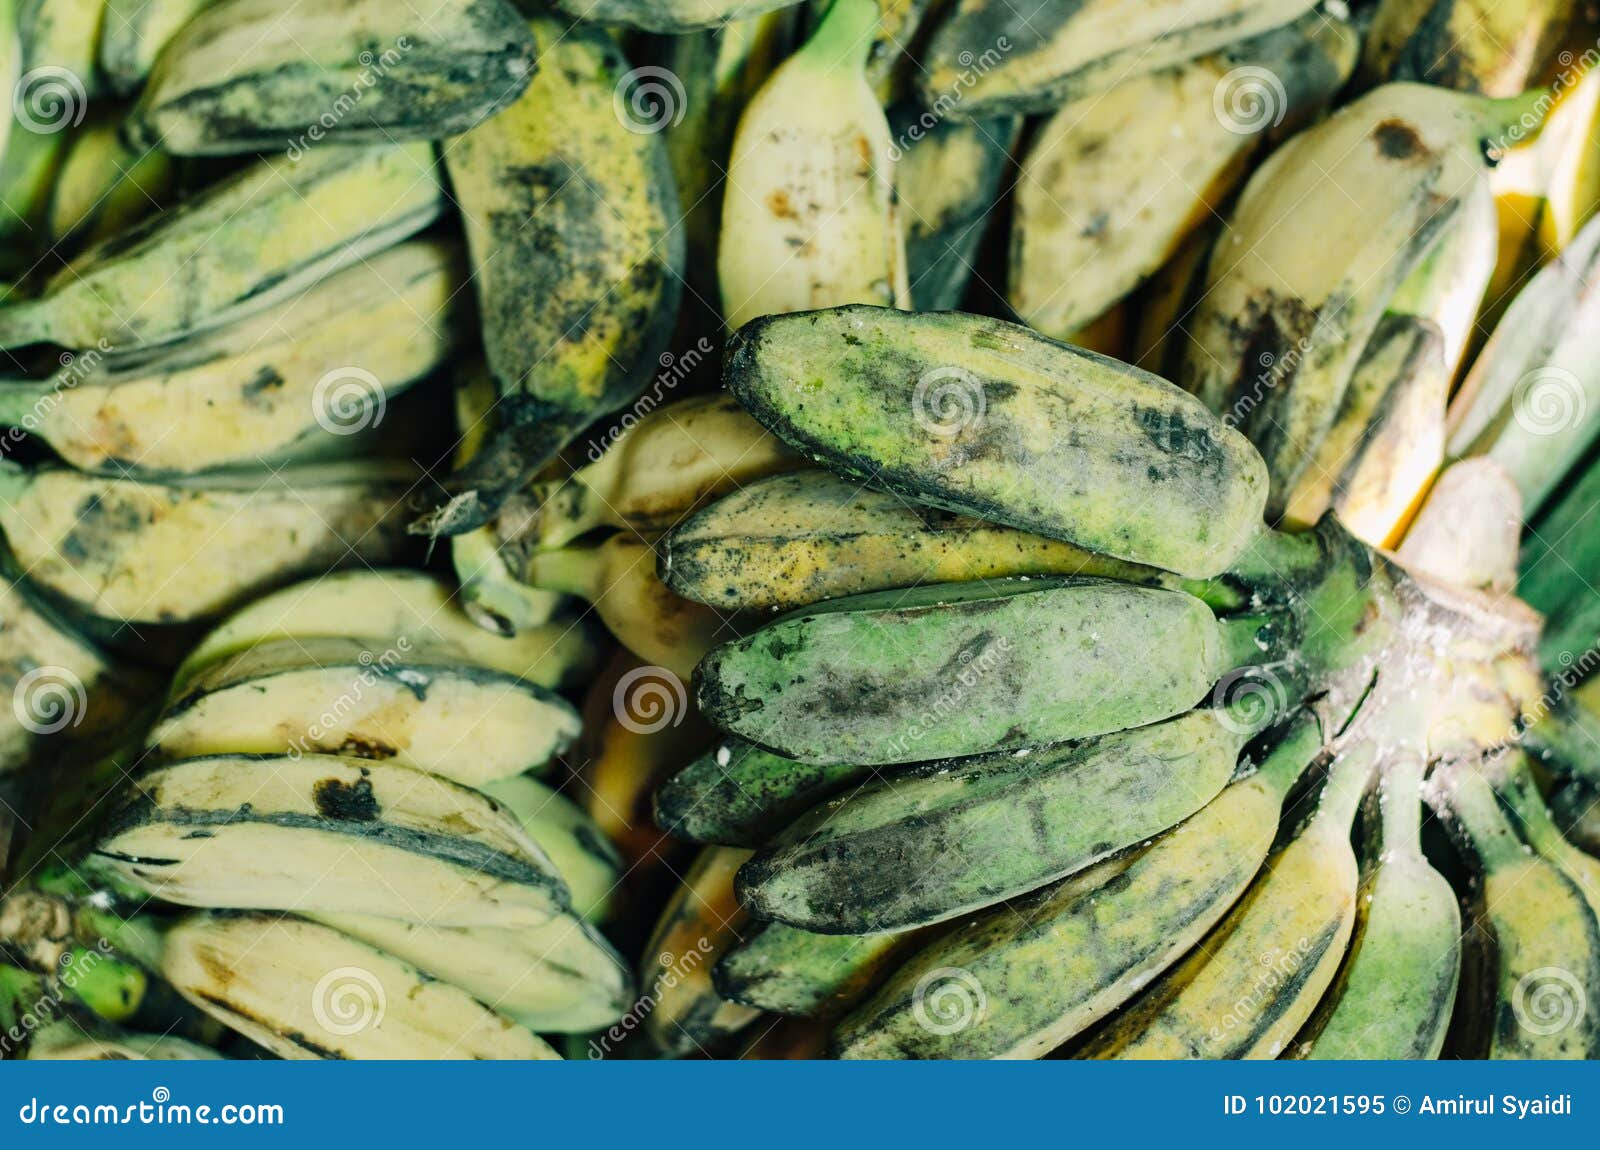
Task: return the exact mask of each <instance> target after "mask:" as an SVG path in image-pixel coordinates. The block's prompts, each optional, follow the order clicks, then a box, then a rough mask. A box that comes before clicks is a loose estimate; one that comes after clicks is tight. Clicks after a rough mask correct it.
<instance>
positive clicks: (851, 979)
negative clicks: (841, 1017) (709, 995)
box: [711, 922, 920, 1018]
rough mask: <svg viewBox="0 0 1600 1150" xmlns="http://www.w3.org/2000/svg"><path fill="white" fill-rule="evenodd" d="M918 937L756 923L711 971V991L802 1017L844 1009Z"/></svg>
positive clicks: (903, 933)
mask: <svg viewBox="0 0 1600 1150" xmlns="http://www.w3.org/2000/svg"><path fill="white" fill-rule="evenodd" d="M918 937H920V936H918V935H917V934H916V932H899V933H896V932H889V933H886V934H866V935H854V934H812V933H810V932H809V931H804V930H796V929H795V928H794V927H792V926H785V925H784V924H783V923H781V922H769V923H762V924H761V925H759V926H757V927H755V929H753V930H751V931H749V932H747V933H746V934H745V937H744V941H743V942H741V943H740V944H739V946H738V947H737V948H736V949H734V950H731V951H729V952H728V953H727V954H725V955H723V956H722V958H721V959H720V960H719V961H718V962H717V965H716V966H715V967H713V968H712V970H711V980H712V982H713V983H714V984H715V985H716V988H717V993H719V994H720V995H722V997H723V998H726V999H727V1000H728V1001H730V1002H742V1003H744V1004H745V1005H746V1006H753V1007H755V1008H757V1009H758V1010H770V1011H772V1012H773V1013H775V1014H787V1015H797V1016H801V1017H806V1018H818V1017H826V1016H828V1015H833V1014H838V1013H839V1012H840V1011H843V1010H847V1009H849V1008H850V1007H851V1006H852V1005H854V1004H855V1003H856V1002H857V1001H858V1000H859V999H860V998H861V997H862V996H863V995H865V994H866V993H867V992H868V991H870V990H871V989H872V987H873V986H874V985H875V984H876V983H877V982H878V981H880V980H881V979H882V978H883V976H884V975H886V974H888V973H889V970H890V969H891V967H892V966H893V964H894V963H895V961H896V960H897V959H899V958H902V957H904V955H905V953H906V951H907V949H908V948H909V947H911V946H914V945H915V941H916V939H917V938H918Z"/></svg>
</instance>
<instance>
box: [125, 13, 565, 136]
mask: <svg viewBox="0 0 1600 1150" xmlns="http://www.w3.org/2000/svg"><path fill="white" fill-rule="evenodd" d="M535 54H536V49H535V47H534V43H533V38H532V37H531V36H529V35H528V29H527V26H526V24H525V23H524V22H523V20H522V18H521V17H520V16H518V14H517V11H516V9H515V8H514V7H512V6H511V5H510V4H508V3H506V0H324V2H323V3H321V4H319V5H318V6H317V8H316V10H315V12H314V13H307V14H305V16H304V18H302V19H298V20H285V19H284V18H283V6H282V4H281V3H279V0H221V2H220V3H218V4H215V5H213V6H211V7H208V8H206V9H205V10H203V11H201V12H200V13H199V14H198V15H196V16H195V17H194V18H193V19H191V20H189V21H188V22H187V23H186V24H184V25H183V27H182V28H181V29H180V30H179V31H178V32H177V34H176V35H174V36H173V38H172V40H171V42H170V43H169V44H168V45H167V46H166V47H165V48H164V49H163V50H162V52H161V54H160V56H159V57H158V58H157V60H156V63H155V66H154V68H153V69H152V71H151V73H150V77H149V81H148V82H147V83H146V85H145V88H144V92H143V94H142V96H141V97H140V99H139V103H138V105H137V106H136V107H135V108H134V110H133V112H132V113H131V115H130V117H129V123H128V135H129V139H130V140H131V141H132V142H133V143H134V144H136V145H138V146H141V147H154V146H160V147H161V148H162V149H163V150H165V151H167V152H170V153H172V154H173V155H178V156H204V155H233V154H237V153H242V152H255V151H267V150H269V149H270V150H276V149H281V148H287V149H288V151H289V154H290V155H296V154H298V153H299V152H301V151H304V150H306V149H308V148H314V147H318V146H320V145H322V144H323V143H324V142H331V143H338V144H374V143H381V142H389V143H400V142H405V141H408V140H437V139H441V138H443V137H445V136H449V135H453V134H456V133H459V132H464V131H466V130H468V129H469V128H471V127H473V126H474V125H475V124H477V123H479V122H480V121H482V120H484V119H486V118H487V117H489V116H492V115H494V114H495V113H496V112H498V111H499V110H500V109H502V108H504V107H505V106H506V105H507V104H510V103H511V102H512V101H513V100H515V99H516V98H517V96H518V95H520V94H521V93H522V91H523V90H524V89H525V88H526V87H527V86H528V82H529V79H530V78H531V77H532V75H533V72H534V67H535V63H534V61H535Z"/></svg>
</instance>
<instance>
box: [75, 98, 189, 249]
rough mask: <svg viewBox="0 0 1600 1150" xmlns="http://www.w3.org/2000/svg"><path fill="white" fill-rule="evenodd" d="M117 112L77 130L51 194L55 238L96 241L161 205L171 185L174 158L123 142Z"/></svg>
mask: <svg viewBox="0 0 1600 1150" xmlns="http://www.w3.org/2000/svg"><path fill="white" fill-rule="evenodd" d="M121 127H122V122H121V119H120V118H119V117H116V116H96V117H95V118H93V119H92V120H91V121H90V122H89V123H86V124H84V125H83V127H82V128H80V129H78V130H77V131H76V132H74V133H73V134H72V137H71V139H70V140H69V141H68V143H67V150H66V155H65V156H64V157H63V158H62V161H61V170H60V172H59V173H58V174H57V176H56V182H55V187H54V188H53V189H52V191H51V194H50V208H49V215H48V220H47V222H48V225H49V231H50V238H51V240H52V241H54V242H56V243H60V242H61V241H63V240H66V239H71V240H73V241H78V240H84V241H89V242H96V241H99V240H103V239H106V238H107V237H108V236H112V235H115V234H116V233H117V232H120V231H122V230H123V229H125V228H127V227H130V226H131V225H133V224H135V223H137V222H138V221H139V220H141V219H142V218H144V217H145V216H146V215H148V214H150V212H151V211H152V210H153V209H157V208H160V207H161V204H162V201H163V200H165V199H166V197H167V194H168V192H169V191H171V189H172V184H173V179H174V176H175V173H174V171H173V164H172V158H171V157H170V156H169V155H167V153H165V152H162V151H158V150H156V149H142V150H139V151H135V150H133V149H131V148H129V147H128V145H127V144H126V143H124V142H123V139H122V132H121Z"/></svg>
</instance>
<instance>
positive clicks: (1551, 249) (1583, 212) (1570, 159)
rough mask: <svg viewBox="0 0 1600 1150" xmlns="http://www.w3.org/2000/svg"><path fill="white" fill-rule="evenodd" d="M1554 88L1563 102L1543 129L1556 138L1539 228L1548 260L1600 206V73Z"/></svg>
mask: <svg viewBox="0 0 1600 1150" xmlns="http://www.w3.org/2000/svg"><path fill="white" fill-rule="evenodd" d="M1558 59H1559V57H1558ZM1552 91H1553V92H1554V93H1555V94H1556V95H1557V96H1558V102H1557V103H1556V106H1555V107H1554V108H1553V109H1551V111H1550V115H1549V117H1548V119H1547V120H1546V121H1545V127H1544V130H1543V131H1542V132H1541V133H1540V138H1541V140H1542V139H1543V138H1544V137H1545V136H1550V137H1551V138H1552V141H1553V150H1552V154H1551V156H1550V159H1549V168H1550V170H1549V172H1548V174H1547V175H1546V178H1545V183H1544V192H1545V196H1544V202H1543V205H1542V210H1541V211H1540V213H1539V220H1538V227H1537V236H1538V241H1539V247H1540V249H1541V251H1542V254H1543V255H1544V257H1545V258H1546V259H1554V258H1555V257H1557V256H1559V255H1560V254H1561V253H1562V252H1563V251H1565V250H1566V247H1567V245H1568V244H1570V243H1571V242H1572V241H1573V240H1574V239H1575V238H1576V237H1577V235H1578V233H1579V232H1580V231H1582V230H1583V226H1584V224H1586V223H1588V222H1589V220H1590V219H1591V218H1592V217H1593V216H1594V213H1595V210H1596V208H1600V144H1597V141H1600V74H1596V72H1595V71H1594V70H1593V69H1592V68H1588V69H1586V70H1584V71H1582V72H1580V73H1579V78H1578V81H1577V83H1576V84H1575V85H1573V86H1571V87H1560V88H1558V87H1555V86H1552Z"/></svg>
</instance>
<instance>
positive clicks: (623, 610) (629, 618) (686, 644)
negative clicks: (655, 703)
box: [514, 535, 738, 679]
mask: <svg viewBox="0 0 1600 1150" xmlns="http://www.w3.org/2000/svg"><path fill="white" fill-rule="evenodd" d="M655 568H656V555H655V551H654V550H653V549H652V548H651V546H650V544H648V543H645V542H644V541H642V540H640V539H637V538H635V537H632V536H629V535H612V536H610V537H609V538H607V539H606V540H605V541H604V542H603V543H601V544H600V545H599V546H597V547H569V548H567V549H565V550H562V551H535V552H533V553H531V554H529V555H527V556H526V557H525V558H524V560H523V562H522V564H521V568H520V570H516V571H514V574H515V576H516V577H517V578H518V579H521V580H523V581H525V582H527V583H529V584H530V585H532V586H534V587H542V588H545V589H547V590H550V591H561V592H564V593H566V594H569V595H577V596H579V597H581V598H583V599H586V600H588V601H589V602H590V603H591V604H593V606H594V612H595V614H596V615H598V616H599V617H600V620H601V621H602V622H603V623H605V625H606V627H607V628H608V629H609V630H610V631H611V633H612V635H614V636H616V638H617V641H618V642H619V643H621V644H622V645H623V646H624V647H626V648H627V649H628V650H629V651H632V652H633V653H634V654H635V655H637V656H638V657H639V658H640V659H642V660H644V661H645V662H646V663H651V664H654V665H656V666H659V667H664V668H665V669H666V670H668V671H670V672H671V673H672V674H673V675H676V676H677V677H678V678H680V679H688V678H689V676H690V674H692V673H693V671H694V668H695V665H696V664H697V663H699V662H700V660H701V659H702V658H703V657H704V656H705V654H706V652H707V651H709V650H710V649H711V648H712V647H714V646H715V645H716V644H717V643H720V642H723V641H724V640H726V639H730V638H732V637H733V636H734V635H736V634H738V629H737V626H736V624H737V622H738V621H737V620H736V619H730V618H728V617H725V616H724V615H723V614H722V613H721V612H719V611H718V610H716V609H714V608H711V607H706V606H702V605H701V604H699V603H691V602H690V601H689V600H687V599H684V598H681V597H680V596H678V595H675V594H673V593H672V592H671V591H669V590H668V589H667V588H666V587H665V586H663V585H662V583H661V580H660V579H658V578H657V577H656V571H655Z"/></svg>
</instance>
